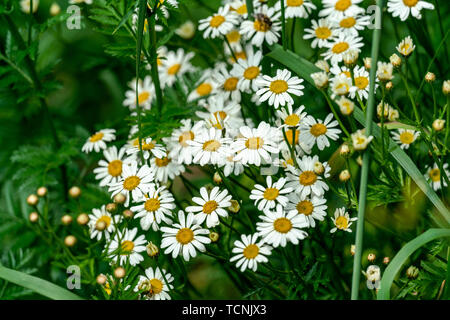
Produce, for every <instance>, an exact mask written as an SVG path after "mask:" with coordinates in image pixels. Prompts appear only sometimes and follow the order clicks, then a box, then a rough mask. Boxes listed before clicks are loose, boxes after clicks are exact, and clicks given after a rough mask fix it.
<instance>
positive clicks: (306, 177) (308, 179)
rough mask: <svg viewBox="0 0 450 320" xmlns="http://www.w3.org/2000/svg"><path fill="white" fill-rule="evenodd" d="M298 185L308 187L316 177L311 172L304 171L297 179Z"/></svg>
mask: <svg viewBox="0 0 450 320" xmlns="http://www.w3.org/2000/svg"><path fill="white" fill-rule="evenodd" d="M299 180H300V184H301V185H303V186H310V185H312V184H314V183H315V182H316V180H317V175H316V174H315V173H314V172H313V171H304V172H302V173H301V174H300V177H299Z"/></svg>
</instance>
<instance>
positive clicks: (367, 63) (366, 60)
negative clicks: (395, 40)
mask: <svg viewBox="0 0 450 320" xmlns="http://www.w3.org/2000/svg"><path fill="white" fill-rule="evenodd" d="M363 61H364V68H366V69H367V70H370V67H371V66H372V58H369V57H367V58H364V59H363Z"/></svg>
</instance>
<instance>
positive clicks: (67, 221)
mask: <svg viewBox="0 0 450 320" xmlns="http://www.w3.org/2000/svg"><path fill="white" fill-rule="evenodd" d="M72 220H73V219H72V217H71V216H70V215H68V214H65V215H63V216H62V218H61V222H62V224H63V225H65V226H68V225H69V224H71V223H72Z"/></svg>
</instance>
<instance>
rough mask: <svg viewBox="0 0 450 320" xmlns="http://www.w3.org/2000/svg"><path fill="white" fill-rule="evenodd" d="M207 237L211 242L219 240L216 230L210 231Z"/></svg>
mask: <svg viewBox="0 0 450 320" xmlns="http://www.w3.org/2000/svg"><path fill="white" fill-rule="evenodd" d="M209 238H210V239H211V241H212V242H217V241H218V240H219V234H218V233H217V232H210V233H209Z"/></svg>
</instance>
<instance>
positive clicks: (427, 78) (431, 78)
mask: <svg viewBox="0 0 450 320" xmlns="http://www.w3.org/2000/svg"><path fill="white" fill-rule="evenodd" d="M434 80H436V75H435V74H434V73H433V72H427V74H426V75H425V81H426V82H433V81H434Z"/></svg>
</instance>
